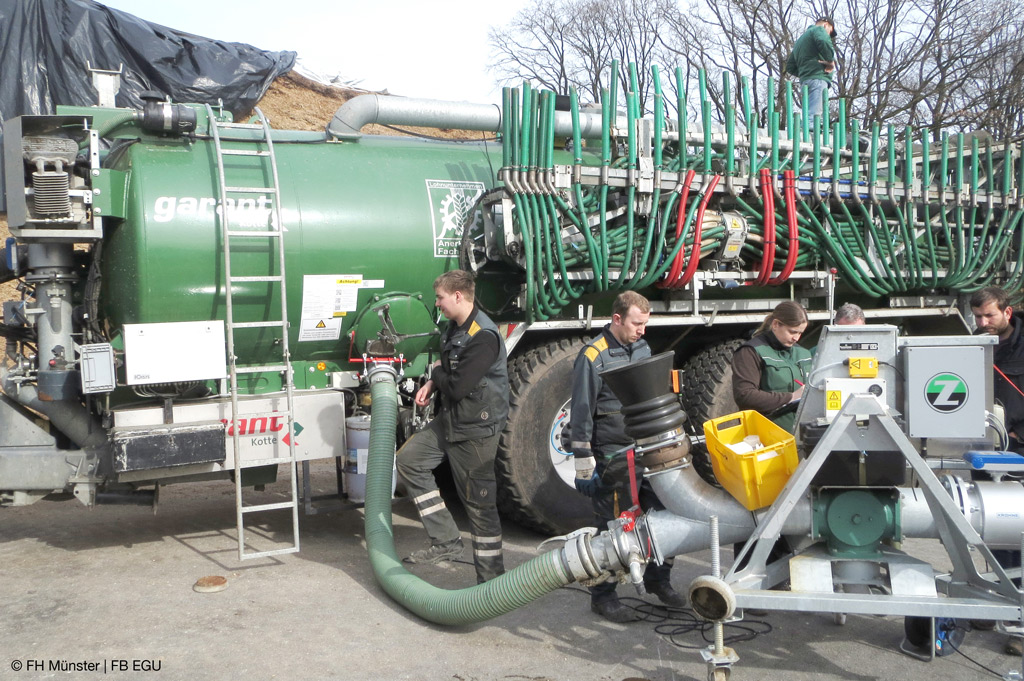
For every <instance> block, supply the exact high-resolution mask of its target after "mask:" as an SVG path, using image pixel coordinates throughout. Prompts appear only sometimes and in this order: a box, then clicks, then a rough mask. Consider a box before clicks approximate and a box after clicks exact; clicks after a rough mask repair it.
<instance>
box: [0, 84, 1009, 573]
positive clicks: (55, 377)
mask: <svg viewBox="0 0 1024 681" xmlns="http://www.w3.org/2000/svg"><path fill="white" fill-rule="evenodd" d="M651 75H652V78H653V83H654V87H655V95H654V102H653V109H654V113H653V115H642V112H641V110H640V105H639V99H638V97H637V95H636V89H637V88H636V78H635V72H634V73H633V74H632V77H631V78H628V79H625V81H624V84H623V87H622V88H621V89H622V92H621V93H620V92H618V90H619V83H617V82H612V83H611V86H610V88H609V90H608V91H606V93H605V95H606V96H605V97H604V98H603V99H604V101H603V102H602V103H601V104H599V105H596V106H594V105H590V106H585V107H584V106H581V105H580V104H579V103H578V101H577V99H576V97H575V94H574V93H573V94H572V95H571V96H570V97H566V98H563V97H557V96H556V95H555V94H554V93H552V92H548V91H535V90H533V89H531V88H530V87H529V86H528V85H524V86H523V87H521V88H516V89H506V90H505V92H504V96H503V101H502V104H501V106H500V107H499V106H493V105H474V104H468V103H448V102H438V101H425V100H409V99H402V98H393V97H383V96H377V95H365V96H362V97H358V98H356V99H354V100H351V101H350V102H348V103H346V104H345V105H344V106H343V107H342V108H341V109H339V110H338V112H337V113H336V114H335V116H334V118H333V120H332V121H331V122H330V123H329V125H328V126H327V129H326V131H325V132H323V133H310V132H288V131H278V130H271V129H270V127H269V124H268V122H267V121H266V119H265V118H264V117H263V115H262V114H261V113H260V112H259V111H258V110H257V112H256V115H255V116H254V118H253V119H252V120H251V121H250V122H248V123H244V124H243V123H235V122H233V121H232V120H231V118H230V115H228V114H226V113H225V112H223V111H221V110H219V109H218V108H216V107H210V106H203V105H191V104H171V103H168V102H165V101H157V100H151V101H149V102H148V103H147V105H146V106H145V108H144V110H142V111H134V110H126V109H115V108H100V107H58V110H57V114H56V115H52V116H22V117H20V118H15V119H12V120H10V121H7V122H6V124H5V125H6V127H5V134H4V138H3V155H4V164H3V169H4V175H5V180H4V182H5V191H6V211H7V218H8V223H9V226H10V229H11V233H12V234H13V237H12V238H11V239H9V240H8V241H7V243H6V244H5V245H4V249H3V259H2V265H0V281H9V280H15V279H16V280H18V281H19V290H20V291H21V299H20V300H16V301H9V302H5V303H4V304H3V325H2V329H3V333H4V336H5V339H6V355H7V361H6V362H5V365H4V367H3V368H2V369H0V383H2V389H3V394H2V395H0V503H4V504H14V505H24V504H30V503H32V502H34V501H36V500H38V499H41V498H43V497H47V496H51V495H73V496H74V497H76V498H78V499H79V501H81V502H82V503H83V504H85V505H93V504H98V503H105V502H124V501H129V502H130V501H137V502H142V503H152V502H154V501H155V497H156V491H157V490H158V489H159V487H160V486H161V485H163V484H169V483H183V482H189V481H197V480H210V479H216V478H223V479H225V480H227V479H233V481H234V483H235V486H236V500H237V512H238V525H239V536H240V552H243V553H244V555H245V556H246V557H248V556H253V555H263V554H264V553H267V552H260V551H255V552H247V551H246V550H245V548H244V547H245V539H244V531H243V530H244V525H245V519H246V518H247V517H249V516H250V515H251V514H254V513H258V512H261V511H270V510H281V509H290V510H291V512H292V518H293V530H294V531H295V532H294V538H295V542H294V544H295V546H293V547H290V548H289V549H275V551H276V550H282V551H283V550H295V549H297V542H298V532H297V526H298V514H299V507H300V506H301V505H302V502H303V501H309V494H308V490H306V491H305V493H303V491H302V489H301V486H302V482H303V480H304V477H303V475H302V474H301V471H302V470H303V469H304V468H305V465H304V464H305V463H306V462H308V461H310V460H314V459H327V458H333V457H339V456H340V457H345V456H346V455H347V453H348V451H349V450H352V451H353V452H355V451H357V450H359V449H360V448H359V447H354V446H353V442H352V440H353V439H354V438H356V437H358V436H359V434H360V429H359V425H358V424H357V423H355V421H358V420H359V419H365V418H366V417H365V415H363V413H364V412H372V404H371V402H372V400H371V391H370V386H369V385H367V381H366V380H365V377H366V376H367V374H368V373H369V370H370V369H371V368H372V367H376V366H380V365H384V364H386V365H390V366H391V368H392V370H393V371H394V373H395V374H396V376H397V381H396V382H397V386H398V400H399V411H398V414H399V417H398V419H397V421H398V422H397V425H396V429H397V431H398V433H399V438H402V437H404V436H407V435H408V434H409V433H411V432H412V431H413V430H414V429H415V428H417V427H418V426H421V425H422V424H423V423H424V422H425V420H427V419H429V417H430V414H429V413H423V412H422V410H419V409H417V408H416V407H414V405H413V401H412V396H413V395H414V394H415V392H416V389H417V388H418V386H419V385H420V384H421V383H422V382H423V381H424V380H425V374H426V372H427V370H428V367H429V366H430V365H431V363H432V362H433V360H434V359H435V358H436V353H437V348H438V345H437V339H438V329H437V325H438V321H439V319H440V316H439V314H438V312H437V311H436V310H435V308H434V304H433V291H432V282H433V281H434V279H435V277H437V275H439V274H440V273H442V272H444V271H447V270H451V269H454V268H463V269H469V270H472V271H474V272H475V273H476V274H477V281H478V284H477V297H478V301H479V303H480V305H482V306H483V307H484V308H485V309H486V310H487V311H488V313H489V314H490V315H491V316H492V317H493V318H494V319H495V320H496V321H497V322H499V323H500V324H501V328H502V330H503V331H504V332H505V334H506V336H505V339H506V340H505V342H506V347H507V350H508V356H509V370H510V371H509V373H510V378H511V382H512V391H511V413H510V418H509V422H508V425H507V427H506V430H505V432H504V433H503V435H502V438H501V445H500V451H499V462H498V467H499V480H500V483H499V484H500V502H501V506H502V509H503V511H504V512H505V513H506V515H507V516H509V517H511V518H513V519H515V520H518V521H520V522H523V523H526V524H528V525H531V526H533V527H536V528H538V529H541V530H544V531H564V530H567V529H572V528H575V527H579V526H580V525H582V524H585V523H587V522H588V521H589V520H590V503H589V501H588V500H587V499H585V498H583V497H581V496H579V495H578V494H577V493H576V492H575V491H574V490H573V488H572V477H573V467H572V463H571V461H569V459H570V455H569V454H568V453H567V449H568V427H567V426H568V414H569V409H568V407H569V397H570V387H571V386H570V384H571V380H570V374H571V367H572V363H573V360H574V358H575V356H576V354H577V353H578V351H579V349H580V347H581V343H582V342H583V340H584V339H586V338H588V337H591V336H593V335H595V334H596V333H597V330H598V329H600V327H601V326H602V325H603V324H604V323H605V322H606V321H607V318H608V316H609V314H610V305H611V301H612V299H613V298H614V297H615V295H616V294H617V293H618V292H619V291H622V290H626V289H633V290H639V291H641V292H642V293H643V294H644V295H646V296H647V297H648V298H649V299H650V300H651V303H652V317H651V321H650V324H649V327H648V333H647V338H648V340H649V341H650V343H651V345H652V347H653V349H654V351H655V352H664V351H666V350H671V351H673V352H674V353H675V366H676V367H677V368H678V369H680V370H681V371H680V374H679V375H680V376H681V377H682V379H683V389H682V390H681V399H682V402H683V405H684V407H685V409H686V411H687V413H688V416H689V422H690V424H691V427H693V426H695V427H696V428H695V430H694V433H696V430H697V429H699V427H700V424H701V423H702V422H703V421H704V420H706V419H708V418H712V417H715V416H719V415H722V414H725V413H730V412H732V411H735V404H734V403H732V399H731V386H730V377H731V369H730V366H729V361H730V359H731V354H732V351H733V350H734V349H735V348H736V347H737V346H738V344H739V343H741V342H742V339H743V338H745V337H746V336H747V335H749V333H750V331H751V330H752V329H753V328H754V327H755V326H756V325H757V324H758V323H759V322H760V321H761V319H762V318H763V317H764V316H765V314H766V313H767V312H769V311H770V310H771V309H772V308H773V307H775V306H776V305H777V304H778V303H779V302H781V301H783V300H788V299H793V300H797V301H799V302H800V303H802V304H803V305H804V306H805V307H806V308H807V309H808V310H809V312H810V318H811V320H812V330H813V328H814V326H816V325H818V324H820V323H823V322H827V321H828V320H829V319H830V318H831V315H832V313H833V310H834V309H835V307H836V306H837V304H839V303H843V302H848V301H849V302H857V303H859V304H861V305H862V307H864V308H865V310H866V312H867V315H868V317H869V320H885V319H888V320H890V321H893V322H894V323H899V324H901V325H902V327H903V329H904V331H905V332H908V333H915V332H923V331H927V332H928V333H941V332H943V331H947V332H963V331H965V330H966V326H965V324H964V322H963V316H962V311H963V310H964V309H965V308H964V300H965V298H964V295H965V294H969V293H970V292H971V291H973V290H976V289H978V288H980V287H983V286H986V285H990V284H1001V285H1004V286H1007V287H1009V288H1011V289H1013V290H1017V289H1018V288H1019V287H1020V283H1021V278H1022V276H1024V274H1022V273H1024V263H1022V260H1024V249H1022V247H1021V238H1020V235H1021V229H1020V220H1021V215H1022V203H1021V194H1020V186H1021V184H1022V181H1024V164H1022V162H1021V147H1020V143H1019V142H1014V143H1012V144H1011V143H1006V144H1004V143H998V142H996V141H993V140H990V139H987V138H986V137H985V136H983V135H976V134H974V135H964V134H946V133H942V134H941V135H939V136H936V135H935V134H934V133H932V132H927V131H915V130H911V129H909V128H907V129H894V128H893V127H892V126H886V125H879V124H877V123H862V122H860V121H857V120H853V119H849V118H848V117H847V115H846V109H845V107H844V103H843V102H838V106H835V103H833V107H832V109H833V112H834V115H833V117H832V118H831V119H830V120H821V119H817V118H816V119H815V120H808V119H807V118H806V117H805V116H802V115H801V114H800V111H801V110H806V109H807V107H806V106H804V107H802V108H801V107H797V106H794V105H793V93H792V90H791V89H790V86H789V84H787V85H786V89H785V91H784V96H783V97H782V98H781V99H782V100H783V101H785V102H786V103H787V105H786V106H783V107H782V110H775V109H774V108H773V107H772V104H771V100H769V101H770V103H769V109H768V110H767V111H766V112H756V111H754V110H752V109H751V108H749V106H748V104H747V103H749V102H751V101H752V99H751V97H750V93H749V92H747V91H746V90H747V85H746V83H744V84H743V85H742V87H741V92H740V93H739V94H740V95H742V96H740V97H737V98H736V99H737V100H738V101H740V102H743V103H744V104H743V106H738V107H737V106H733V105H730V106H729V107H728V109H727V110H726V112H725V114H724V116H723V117H722V120H720V121H713V120H712V114H711V105H710V102H709V100H708V98H707V96H706V94H705V93H706V87H704V86H705V85H706V84H705V82H704V81H703V77H702V80H701V88H700V93H699V101H696V102H694V101H688V100H687V97H686V94H685V93H684V92H682V91H680V92H678V93H674V94H672V95H669V94H666V93H664V92H663V91H662V88H661V80H660V76H659V73H658V72H657V70H654V72H653V73H652V74H651ZM680 79H681V74H680V73H679V72H678V71H677V72H676V78H675V80H676V82H679V81H680ZM630 81H631V82H630ZM724 86H725V90H726V93H727V94H728V93H729V92H730V88H729V82H728V80H726V81H725V83H724ZM771 87H772V89H774V84H772V85H771ZM726 101H730V102H731V101H733V99H732V97H731V96H727V97H726ZM691 107H692V108H693V109H694V110H698V109H699V111H700V115H699V117H698V118H699V120H696V121H689V120H687V116H686V112H687V111H688V110H690V109H691ZM373 122H377V123H384V124H391V125H416V126H425V127H436V128H455V129H470V130H486V131H491V132H493V133H494V134H495V136H494V138H493V139H491V140H487V141H479V142H459V141H437V140H432V139H416V138H411V137H385V136H373V135H364V134H362V133H361V132H360V131H361V129H362V127H363V126H364V125H366V124H368V123H373ZM346 422H348V424H349V428H348V433H347V436H346V429H345V428H344V425H345V424H346ZM346 437H347V438H348V440H349V442H348V444H346ZM362 451H365V450H362ZM698 458H699V456H698ZM282 464H284V465H286V466H288V467H290V470H291V474H290V479H291V486H292V488H291V497H290V501H286V502H275V503H271V504H249V503H246V502H245V500H244V499H243V491H246V492H247V493H248V489H249V487H250V486H259V485H262V484H265V483H267V482H269V481H272V480H274V479H276V475H277V473H278V471H279V469H280V466H281V465H282ZM360 466H361V462H357V464H356V465H355V466H354V467H353V468H352V471H350V472H354V473H355V475H353V476H352V481H353V482H355V481H356V479H357V476H358V475H359V471H360V470H361V469H360ZM705 468H708V471H709V470H710V469H709V467H708V466H706V464H705ZM348 491H349V496H350V498H353V499H354V498H356V492H355V490H354V488H353V489H349V490H348ZM272 552H274V551H270V553H272Z"/></svg>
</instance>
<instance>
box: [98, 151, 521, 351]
mask: <svg viewBox="0 0 1024 681" xmlns="http://www.w3.org/2000/svg"><path fill="white" fill-rule="evenodd" d="M287 135H288V133H285V134H283V135H282V136H281V137H282V139H280V140H278V139H277V135H276V134H275V143H274V151H275V155H276V161H277V170H278V177H279V182H280V193H281V218H282V222H283V224H284V229H285V235H284V242H285V253H286V264H285V267H286V275H287V276H286V284H287V295H288V301H287V303H288V317H289V321H290V323H291V330H290V338H289V342H290V345H291V350H292V359H293V361H294V362H300V363H301V362H312V363H317V362H330V363H331V365H332V366H336V365H339V364H340V367H341V368H343V369H344V368H347V366H348V365H347V362H346V359H347V357H348V356H349V353H350V348H349V342H348V338H349V334H350V332H351V331H352V330H353V328H354V327H353V325H354V322H355V320H356V318H357V317H358V316H359V315H360V312H365V309H366V308H367V306H370V305H372V304H373V303H374V302H375V301H376V300H379V299H380V298H381V297H384V296H385V294H390V293H392V292H395V291H401V292H405V293H408V294H411V297H412V298H413V299H417V300H419V301H421V302H420V303H416V305H422V306H423V309H424V312H423V313H416V314H413V313H410V312H409V311H408V310H404V308H403V313H402V314H401V317H402V319H403V321H404V320H415V321H409V322H405V323H407V324H411V325H412V326H415V327H416V328H397V327H396V330H397V331H398V332H399V333H424V332H428V331H430V330H432V329H433V323H432V321H431V319H430V314H428V313H427V311H428V310H429V311H430V312H432V310H433V290H432V288H431V284H432V282H433V280H434V278H435V277H436V276H437V275H439V274H440V273H442V272H444V271H446V270H450V269H454V268H456V267H458V257H457V252H458V244H459V241H460V240H461V237H462V229H463V227H462V226H463V222H464V219H465V217H466V216H467V215H469V214H470V208H471V207H472V205H473V203H474V201H475V199H476V197H477V196H479V195H480V194H481V193H482V192H484V191H487V190H489V189H490V188H492V186H493V184H494V182H495V176H496V170H497V168H498V167H500V164H501V154H500V147H498V146H496V145H494V144H493V143H492V144H490V145H486V144H483V143H455V142H452V143H447V142H436V141H425V140H417V139H410V138H397V137H373V136H367V137H364V138H363V139H362V140H360V141H359V142H356V143H337V142H323V141H318V142H311V141H309V140H308V138H305V137H303V136H301V135H299V134H294V133H293V134H291V135H292V138H291V139H289V138H288V136H287ZM227 146H235V147H237V148H249V149H261V148H262V147H261V146H260V145H254V144H252V143H249V144H246V145H238V144H233V145H232V144H231V143H227ZM238 159H242V160H238ZM225 163H226V164H228V165H227V166H226V168H225V177H226V183H227V184H229V185H232V186H247V187H268V188H269V187H272V186H273V180H272V177H271V173H270V165H269V162H262V163H253V161H252V160H251V157H238V156H234V157H225ZM232 164H233V165H232ZM108 165H109V167H111V168H114V169H119V170H123V171H125V172H127V173H128V182H127V190H126V191H127V194H126V212H125V219H124V220H123V221H120V222H114V224H113V225H112V226H111V227H110V228H109V229H108V232H107V234H106V235H105V238H104V246H103V256H102V272H103V293H102V297H101V299H102V301H103V310H102V312H103V314H104V315H105V318H106V320H107V322H108V325H109V326H108V328H110V329H111V330H112V333H114V334H115V335H116V333H118V332H119V329H120V328H121V326H122V325H123V324H129V323H149V322H172V321H193V320H207V319H224V318H225V309H224V306H225V292H224V282H225V276H224V253H223V241H222V236H221V231H220V230H221V221H220V220H219V219H218V212H219V211H222V210H223V208H222V207H221V206H220V205H219V200H218V198H217V197H218V196H219V188H218V175H217V159H216V152H215V149H214V145H213V142H212V141H210V140H205V139H199V140H196V141H192V142H190V141H188V140H185V139H181V138H176V139H173V140H170V139H169V140H166V141H164V140H143V141H140V142H138V143H134V144H130V145H127V146H126V147H125V148H123V149H121V150H119V151H117V152H112V153H111V155H110V159H109V161H108ZM230 196H231V195H229V198H228V201H227V203H228V206H227V213H228V220H229V224H230V226H231V229H232V230H236V229H246V230H249V229H253V230H264V231H267V230H270V229H272V226H271V223H272V214H273V212H272V210H271V207H272V201H273V198H272V192H266V193H254V194H249V195H247V198H242V199H237V200H232V198H230ZM234 196H238V195H237V194H235V195H234ZM270 242H271V239H270V238H265V237H264V238H248V237H246V238H245V239H238V238H233V239H232V242H231V249H232V257H231V267H232V275H233V276H236V277H237V276H255V275H267V274H271V273H273V274H276V273H277V270H278V268H277V265H276V262H275V259H274V257H273V254H274V252H275V251H274V250H273V249H272V248H271V247H270ZM314 277H321V278H320V279H314ZM331 277H333V278H334V279H333V280H332V279H331ZM339 281H340V282H343V283H341V284H338V283H337V282H339ZM325 282H326V283H325ZM332 284H333V285H334V291H335V292H336V294H337V296H338V298H337V299H336V300H335V301H334V302H333V303H328V305H329V306H333V308H334V310H335V314H334V316H333V319H323V320H317V321H322V322H324V324H325V326H328V327H330V326H331V325H332V324H333V325H336V324H338V321H339V320H340V326H341V330H340V338H339V339H338V340H333V339H331V340H315V341H307V340H302V341H300V340H299V339H300V334H301V333H302V329H303V328H304V327H303V324H305V325H306V327H308V326H309V324H310V319H309V318H308V314H305V313H304V311H303V302H304V294H305V295H306V302H307V303H309V302H310V296H311V295H312V294H313V293H315V292H316V291H319V292H320V293H321V294H328V293H330V292H331V291H332ZM276 290H277V287H276V286H275V285H272V284H266V283H246V284H241V285H239V284H236V287H235V289H234V291H235V292H234V295H233V305H234V317H235V320H236V321H237V322H246V321H262V320H266V319H274V318H276V316H277V314H278V310H279V300H278V298H277V294H276ZM362 316H363V317H366V316H367V315H365V314H364V315H362ZM373 316H374V317H375V316H376V314H374V315H373ZM304 318H305V319H306V321H305V322H303V319H304ZM395 323H396V325H397V324H399V321H398V320H395ZM424 325H428V326H429V327H430V328H422V327H423V326H424ZM278 333H279V332H278V331H277V330H276V329H275V330H270V329H266V328H264V329H240V330H238V331H236V338H235V347H236V352H237V354H238V356H239V358H240V361H241V362H242V363H245V364H265V363H272V362H273V361H274V360H275V358H276V359H279V357H280V353H279V352H278V351H277V350H276V348H274V347H273V344H274V343H275V338H276V337H277V335H278ZM312 335H314V336H315V333H314V334H312ZM363 335H365V334H363ZM360 352H361V350H360V349H359V348H356V349H355V350H354V351H353V352H352V354H353V355H355V356H358V355H359V354H360Z"/></svg>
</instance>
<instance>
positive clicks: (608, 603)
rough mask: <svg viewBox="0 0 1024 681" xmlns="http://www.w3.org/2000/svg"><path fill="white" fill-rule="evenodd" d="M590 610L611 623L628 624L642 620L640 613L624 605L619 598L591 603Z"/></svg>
mask: <svg viewBox="0 0 1024 681" xmlns="http://www.w3.org/2000/svg"><path fill="white" fill-rule="evenodd" d="M590 610H591V611H592V612H595V613H597V614H598V615H600V616H601V617H603V618H605V619H606V620H608V621H609V622H615V623H617V624H626V623H627V622H636V621H639V620H640V613H638V612H637V611H636V610H634V609H633V608H630V607H627V606H625V605H623V604H622V603H621V602H620V601H619V599H618V598H608V599H605V600H602V601H591V602H590Z"/></svg>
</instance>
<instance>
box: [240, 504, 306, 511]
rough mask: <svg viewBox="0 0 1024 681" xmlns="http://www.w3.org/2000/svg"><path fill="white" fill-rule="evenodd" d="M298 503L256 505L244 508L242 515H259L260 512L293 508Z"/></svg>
mask: <svg viewBox="0 0 1024 681" xmlns="http://www.w3.org/2000/svg"><path fill="white" fill-rule="evenodd" d="M296 503H298V502H294V501H279V502H277V503H274V504H256V505H255V506H243V507H242V513H259V512H260V511H277V510H280V509H282V508H292V507H293V506H295V504H296Z"/></svg>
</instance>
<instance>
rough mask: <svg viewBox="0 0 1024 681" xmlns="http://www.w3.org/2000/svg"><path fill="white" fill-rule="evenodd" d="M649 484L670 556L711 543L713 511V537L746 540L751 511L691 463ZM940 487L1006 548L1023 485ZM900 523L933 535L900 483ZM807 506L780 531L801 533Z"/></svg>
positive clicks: (914, 495)
mask: <svg viewBox="0 0 1024 681" xmlns="http://www.w3.org/2000/svg"><path fill="white" fill-rule="evenodd" d="M649 480H650V482H651V486H652V487H653V489H654V492H655V494H657V495H658V499H659V500H660V501H661V502H662V503H663V504H664V505H665V508H666V510H665V511H651V512H650V513H648V514H647V517H648V526H649V527H650V528H651V534H652V536H654V538H655V542H656V543H657V545H658V549H659V552H660V553H661V554H662V555H664V556H676V555H681V554H684V553H691V552H694V551H702V550H705V549H707V548H708V546H709V545H710V542H711V539H712V537H711V529H710V527H709V524H708V523H709V518H711V516H718V526H719V535H720V536H719V540H720V541H721V542H722V543H725V544H731V543H736V542H741V541H746V540H747V539H748V538H749V537H750V535H751V533H753V531H754V528H755V527H756V524H757V516H758V515H761V514H763V513H764V512H766V511H767V509H765V511H761V512H751V511H748V510H747V509H746V508H744V507H743V505H742V504H740V503H739V502H738V501H736V500H735V499H734V498H733V497H732V496H731V495H730V494H729V493H728V492H726V491H724V490H721V489H718V488H717V487H712V486H711V485H709V484H708V483H706V482H704V480H702V479H701V477H700V475H698V474H697V472H696V470H694V468H693V467H692V466H688V467H686V468H682V469H676V470H671V471H666V472H664V473H657V474H655V475H651V476H649ZM942 480H943V484H944V486H946V488H947V489H952V490H955V493H953V495H952V496H953V498H954V501H956V503H957V504H958V507H959V508H960V510H961V512H963V513H964V515H965V516H966V517H967V519H968V521H969V522H970V523H971V526H972V527H974V529H975V530H976V531H977V532H978V534H979V535H981V538H982V539H983V540H984V541H985V543H986V544H988V545H989V546H994V547H996V548H1011V547H1013V546H1015V542H1016V539H1017V536H1018V534H1017V533H1018V532H1019V526H1020V521H1021V518H1022V517H1024V512H1022V511H1021V510H1020V509H1021V508H1024V486H1022V485H1020V484H1017V483H1015V482H969V481H965V480H962V479H961V478H958V477H956V476H943V478H942ZM897 489H898V492H899V495H900V527H901V528H902V532H903V535H904V536H905V537H915V538H924V539H935V538H938V537H939V531H938V527H937V526H936V524H935V516H934V515H933V514H932V511H931V509H930V508H929V506H928V501H927V500H926V499H925V497H924V495H923V494H922V493H921V491H920V490H919V489H916V488H909V487H900V488H897ZM812 512H813V509H812V506H811V503H810V501H809V500H808V499H807V498H806V497H805V498H803V499H801V500H800V501H798V502H797V504H796V506H795V507H794V508H793V511H792V512H791V513H790V514H789V516H788V517H787V518H786V522H785V524H784V525H783V528H782V534H784V535H797V536H805V535H807V534H809V533H810V531H811V517H812Z"/></svg>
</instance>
